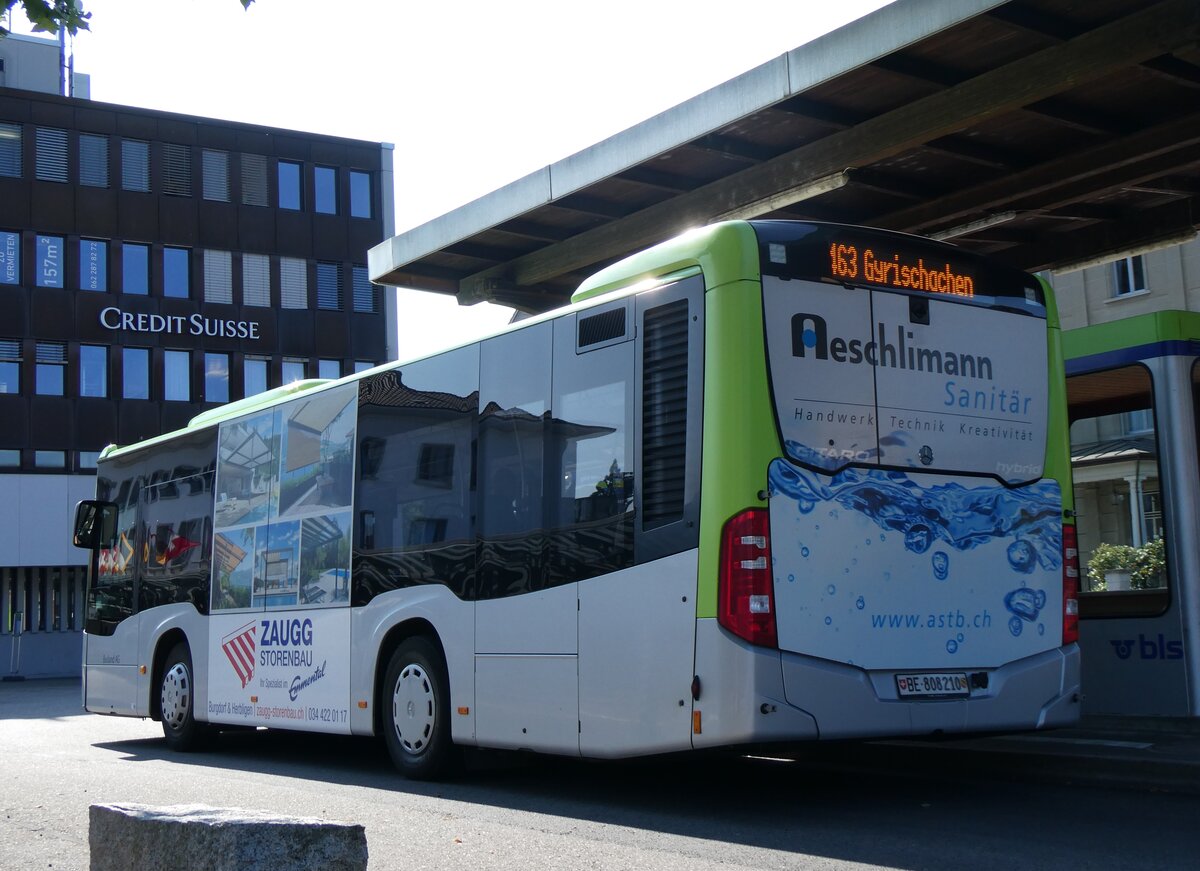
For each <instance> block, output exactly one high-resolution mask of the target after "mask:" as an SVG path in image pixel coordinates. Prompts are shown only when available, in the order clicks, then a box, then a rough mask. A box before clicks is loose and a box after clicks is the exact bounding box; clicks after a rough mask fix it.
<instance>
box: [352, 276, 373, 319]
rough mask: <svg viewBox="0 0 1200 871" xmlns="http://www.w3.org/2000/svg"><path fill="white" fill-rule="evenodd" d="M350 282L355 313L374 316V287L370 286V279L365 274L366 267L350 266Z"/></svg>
mask: <svg viewBox="0 0 1200 871" xmlns="http://www.w3.org/2000/svg"><path fill="white" fill-rule="evenodd" d="M350 282H351V285H352V290H351V293H352V294H353V296H354V310H355V311H356V312H365V313H368V314H374V313H375V310H376V309H375V306H376V303H375V285H373V284H371V279H370V278H369V277H368V274H367V267H365V266H351V267H350Z"/></svg>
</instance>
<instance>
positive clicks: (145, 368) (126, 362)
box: [121, 348, 150, 399]
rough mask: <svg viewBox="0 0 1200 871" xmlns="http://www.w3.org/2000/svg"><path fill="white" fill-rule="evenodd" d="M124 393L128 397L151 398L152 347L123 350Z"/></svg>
mask: <svg viewBox="0 0 1200 871" xmlns="http://www.w3.org/2000/svg"><path fill="white" fill-rule="evenodd" d="M121 369H122V373H123V374H122V382H123V383H122V395H123V396H124V397H125V398H126V399H149V398H150V349H149V348H123V349H122V351H121Z"/></svg>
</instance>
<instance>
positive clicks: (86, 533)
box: [72, 499, 117, 550]
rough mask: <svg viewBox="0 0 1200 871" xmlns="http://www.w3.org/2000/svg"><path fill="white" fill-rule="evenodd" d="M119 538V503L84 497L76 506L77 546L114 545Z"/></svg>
mask: <svg viewBox="0 0 1200 871" xmlns="http://www.w3.org/2000/svg"><path fill="white" fill-rule="evenodd" d="M116 539H117V505H116V503H115V502H101V501H100V500H99V499H84V500H83V501H82V502H80V503H79V504H78V505H76V506H75V535H74V537H73V538H72V541H73V542H74V544H75V546H76V547H83V548H87V549H88V550H95V549H96V548H98V547H112V546H113V544H115V543H116Z"/></svg>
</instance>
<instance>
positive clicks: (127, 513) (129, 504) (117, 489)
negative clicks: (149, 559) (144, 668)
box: [86, 468, 142, 635]
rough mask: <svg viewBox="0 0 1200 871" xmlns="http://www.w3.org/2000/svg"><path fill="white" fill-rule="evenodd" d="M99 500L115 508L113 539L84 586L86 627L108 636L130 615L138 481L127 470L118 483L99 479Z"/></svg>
mask: <svg viewBox="0 0 1200 871" xmlns="http://www.w3.org/2000/svg"><path fill="white" fill-rule="evenodd" d="M97 484H98V486H97V494H98V496H99V498H101V499H105V500H111V501H113V502H115V503H116V505H117V528H116V539H115V541H113V542H112V544H111V546H109V547H102V548H100V550H99V553H98V554H97V559H96V569H95V572H94V573H93V575H92V580H91V583H90V584H89V585H88V595H87V625H86V629H87V631H88V633H90V634H92V635H112V634H113V632H114V631H115V630H116V627H117V624H118V623H120V622H121V621H122V620H124V619H125V618H127V617H129V616H131V615H132V614H133V589H134V578H135V577H136V576H137V564H138V556H139V548H140V546H141V544H140V541H139V538H138V500H139V498H140V495H141V491H142V478H141V476H140V475H137V474H136V470H135V469H132V468H131V469H129V470H128V471H127V473H126V474H125V476H123V477H122V478H121V479H120V480H115V479H112V478H107V477H104V476H101V477H100V478H99V479H98V482H97Z"/></svg>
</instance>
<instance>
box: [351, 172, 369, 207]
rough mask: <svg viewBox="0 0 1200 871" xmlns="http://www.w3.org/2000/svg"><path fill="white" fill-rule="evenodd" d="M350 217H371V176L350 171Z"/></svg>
mask: <svg viewBox="0 0 1200 871" xmlns="http://www.w3.org/2000/svg"><path fill="white" fill-rule="evenodd" d="M350 217H352V218H369V217H371V175H370V173H366V172H356V171H355V170H351V171H350Z"/></svg>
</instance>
